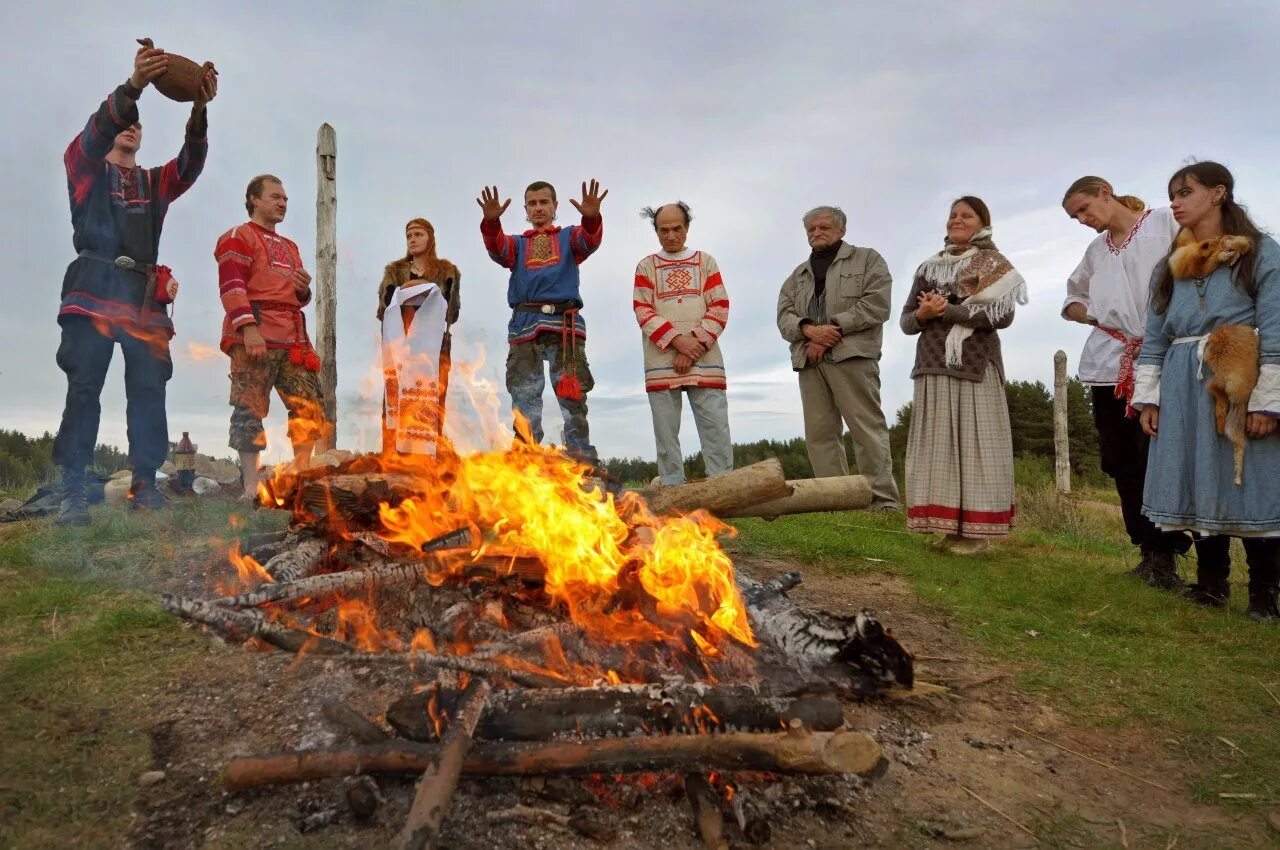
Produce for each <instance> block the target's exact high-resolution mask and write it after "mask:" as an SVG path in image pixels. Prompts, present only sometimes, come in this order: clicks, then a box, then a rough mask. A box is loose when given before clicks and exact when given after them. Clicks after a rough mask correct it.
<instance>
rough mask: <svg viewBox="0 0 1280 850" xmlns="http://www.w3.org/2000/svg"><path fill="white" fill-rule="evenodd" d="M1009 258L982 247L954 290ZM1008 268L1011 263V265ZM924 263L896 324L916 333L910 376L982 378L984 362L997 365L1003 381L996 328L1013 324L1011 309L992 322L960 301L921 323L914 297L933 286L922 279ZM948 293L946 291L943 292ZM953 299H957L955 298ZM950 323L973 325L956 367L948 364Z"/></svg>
mask: <svg viewBox="0 0 1280 850" xmlns="http://www.w3.org/2000/svg"><path fill="white" fill-rule="evenodd" d="M1008 264H1009V261H1008V260H1006V259H1005V258H1004V255H1003V254H1001V253H1000V252H999V251H995V250H991V249H985V250H982V251H979V252H978V254H977V255H976V256H975V257H974V258H973V261H972V262H970V263H969V265H968V267H967V268H966V269H965V270H964V271H962V272H961V273H960V275H959V276H958V277H957V278H956V289H957V290H959V291H961V292H963V291H968V290H971V289H972V288H973V281H974V280H976V279H977V277H978V276H979V274H981V273H983V270H984V269H985V268H987V267H996V266H1001V265H1008ZM1010 267H1011V266H1010ZM923 268H924V267H923V266H921V268H920V269H918V270H917V271H916V276H915V281H914V282H913V283H912V285H911V291H910V292H909V293H907V303H906V304H904V305H903V307H902V316H901V319H900V321H899V323H900V324H901V326H902V330H903V332H904V333H907V334H911V335H915V334H919V335H920V339H919V340H918V341H917V342H916V362H915V367H914V368H913V369H912V370H911V377H912V378H913V379H914V378H919V377H920V376H921V375H950V376H951V377H953V378H962V379H964V380H966V381H981V380H982V378H983V376H984V375H985V374H986V371H987V364H988V363H991V364H992V365H994V366H995V367H996V372H997V373H998V374H999V375H1000V380H1001V381H1003V380H1004V360H1003V359H1002V358H1001V356H1000V337H999V336H998V335H997V334H996V331H997V330H999V329H1000V328H1007V327H1009V325H1011V324H1013V311H1009V313H1008V314H1007V315H1005V317H1004V318H1002V319H1000V320H998V321H997V322H995V323H992V322H991V320H990V319H988V318H987V317H986V316H985V315H983V314H982V313H981V312H978V313H977V314H976V315H973V316H970V315H969V314H970V310H969V308H968V307H965V306H963V305H960V304H956V303H951V304H948V305H947V311H946V313H945V314H943V315H942V316H941V317H939V318H937V319H933V320H931V321H928V322H925V323H924V324H923V325H921V324H920V322H919V321H918V320H917V319H916V315H915V312H916V307H918V306H919V304H918V303H917V299H918V298H919V297H920V293H922V292H928V291H931V290H933V289H934V288H935V287H934V285H933V284H932V283H930V282H929V281H928V280H926V279H925V276H924V272H923ZM1011 268H1012V267H1011ZM943 294H947V293H943ZM952 300H953V301H954V300H956V299H955V298H954V297H953V298H952ZM953 325H967V326H968V327H971V328H973V329H974V330H973V336H971V337H969V338H968V339H966V340H965V341H964V348H963V349H962V354H961V357H960V365H959V366H958V367H948V366H947V334H948V333H950V331H951V328H952V326H953Z"/></svg>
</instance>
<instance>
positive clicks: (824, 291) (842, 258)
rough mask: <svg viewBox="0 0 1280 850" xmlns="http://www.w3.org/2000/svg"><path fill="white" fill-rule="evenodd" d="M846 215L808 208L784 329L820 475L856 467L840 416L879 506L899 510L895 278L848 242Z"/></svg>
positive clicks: (787, 291) (786, 296)
mask: <svg viewBox="0 0 1280 850" xmlns="http://www.w3.org/2000/svg"><path fill="white" fill-rule="evenodd" d="M845 223H846V218H845V214H844V212H843V211H841V209H840V208H839V207H817V208H815V209H812V210H810V211H809V212H807V213H805V215H804V228H805V232H806V233H807V234H808V237H809V247H810V248H811V249H812V253H811V254H810V255H809V259H807V260H805V262H803V263H801V264H800V265H799V266H797V267H796V270H795V271H793V272H792V273H791V276H790V277H788V278H787V279H786V282H784V283H783V284H782V291H781V292H780V293H779V294H778V331H779V332H780V333H781V334H782V338H783V339H785V340H786V341H787V342H789V343H791V367H792V368H793V369H795V370H796V371H797V372H799V373H800V403H801V406H802V407H803V410H804V439H805V444H806V446H807V448H808V451H809V464H810V466H812V467H813V474H814V475H815V476H817V477H819V478H826V477H830V476H835V475H848V474H849V461H848V459H847V458H846V457H845V452H844V445H843V442H842V440H841V436H842V433H843V430H844V429H843V428H842V427H841V420H842V419H843V421H844V422H845V423H847V424H848V426H849V431H850V433H851V435H852V437H853V456H854V460H855V461H856V462H857V464H858V472H860V473H861V474H863V475H865V476H866V478H867V482H868V483H869V484H870V485H871V498H872V502H871V507H872V509H873V510H898V508H899V502H898V485H897V483H896V482H895V481H894V480H893V463H892V461H891V460H890V457H889V429H888V427H887V425H886V424H885V419H884V411H883V410H881V409H880V363H879V360H880V347H881V343H882V336H883V334H882V331H881V326H882V325H883V324H884V323H885V321H886V320H887V319H888V318H889V311H890V289H891V288H892V285H893V278H892V277H890V275H889V267H888V266H887V265H886V264H885V261H884V258H883V257H881V256H880V255H879V254H878V253H876V252H875V251H874V250H872V249H871V248H856V247H854V246H853V245H850V244H849V243H847V242H845V241H844V233H845Z"/></svg>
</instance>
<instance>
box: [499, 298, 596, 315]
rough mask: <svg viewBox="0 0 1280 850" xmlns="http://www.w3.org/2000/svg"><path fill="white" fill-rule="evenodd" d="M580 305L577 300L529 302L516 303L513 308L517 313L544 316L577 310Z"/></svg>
mask: <svg viewBox="0 0 1280 850" xmlns="http://www.w3.org/2000/svg"><path fill="white" fill-rule="evenodd" d="M581 306H582V305H581V304H579V303H578V302H577V301H559V302H552V303H545V302H530V303H525V304H517V305H516V306H515V307H514V308H513V309H514V310H515V311H516V312H517V313H541V314H543V315H544V316H559V315H562V314H563V313H565V312H566V311H568V310H577V309H578V308H580V307H581Z"/></svg>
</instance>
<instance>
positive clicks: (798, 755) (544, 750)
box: [225, 723, 887, 791]
mask: <svg viewBox="0 0 1280 850" xmlns="http://www.w3.org/2000/svg"><path fill="white" fill-rule="evenodd" d="M440 750H441V747H440V745H439V744H418V743H412V742H408V741H396V742H389V743H386V744H374V745H371V746H362V747H352V748H350V749H344V750H309V751H306V752H286V753H281V754H278V755H273V756H262V757H251V758H238V759H233V760H232V761H231V762H230V763H229V764H228V765H227V771H226V774H225V781H226V786H227V788H228V789H230V790H232V791H240V790H244V789H246V788H255V787H257V786H260V785H281V784H286V783H290V782H307V781H310V780H313V779H328V778H332V777H337V776H354V775H357V774H365V773H422V772H423V771H425V770H427V769H428V768H429V767H430V766H431V765H432V764H434V763H435V760H436V758H437V757H438V756H439V754H440ZM886 764H887V763H886V762H885V760H884V757H883V755H882V754H881V751H880V745H879V744H877V743H876V742H875V741H874V740H873V739H872V738H871V736H870V735H867V734H866V733H864V732H851V731H847V730H842V731H837V732H809V731H807V730H805V729H804V728H803V725H802V724H799V723H797V724H795V725H794V726H792V727H791V728H790V729H788V730H787V731H786V732H776V733H749V732H737V733H729V734H724V735H661V736H653V737H639V738H607V739H604V740H594V741H583V740H572V741H550V742H538V743H511V742H507V741H480V742H477V743H476V744H475V746H473V747H472V748H471V751H470V752H469V753H468V754H467V756H466V758H465V759H464V760H463V765H462V772H463V773H464V774H466V775H468V776H526V775H534V774H549V773H560V774H570V775H577V776H581V775H584V774H592V773H605V774H613V773H647V772H651V771H677V772H680V773H690V772H698V771H713V770H765V771H770V772H772V773H802V774H814V775H817V774H849V773H853V774H858V775H861V776H867V775H879V774H880V773H882V772H883V771H884V769H885V767H886Z"/></svg>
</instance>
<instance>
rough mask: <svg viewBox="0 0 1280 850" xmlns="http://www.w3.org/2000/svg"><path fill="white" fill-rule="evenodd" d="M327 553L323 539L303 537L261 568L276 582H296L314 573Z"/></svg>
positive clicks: (327, 547) (327, 545) (327, 548)
mask: <svg viewBox="0 0 1280 850" xmlns="http://www.w3.org/2000/svg"><path fill="white" fill-rule="evenodd" d="M328 551H329V543H328V541H326V540H324V539H323V538H320V537H304V538H302V539H301V540H300V541H298V543H297V544H296V545H294V546H292V547H290V548H288V549H285V550H284V551H283V552H281V553H280V554H278V555H276V556H275V557H273V558H272V559H271V560H269V561H267V562H266V563H265V564H263V566H262V568H263V569H264V570H266V571H267V575H269V576H271V578H273V579H274V580H275V581H277V582H287V581H297V580H298V579H300V578H306V577H307V576H309V575H311V574H312V573H314V572H315V571H316V568H317V567H318V566H320V562H321V561H323V560H324V556H325V553H326V552H328Z"/></svg>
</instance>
